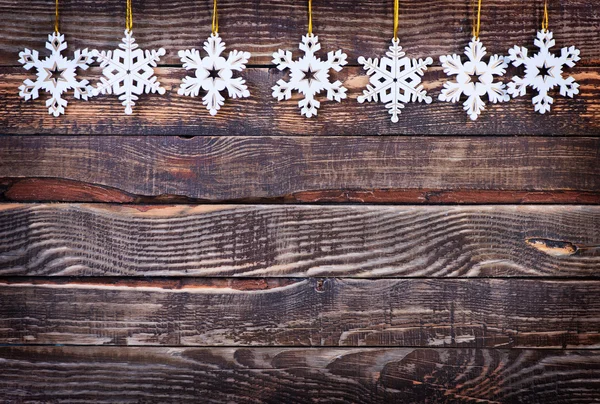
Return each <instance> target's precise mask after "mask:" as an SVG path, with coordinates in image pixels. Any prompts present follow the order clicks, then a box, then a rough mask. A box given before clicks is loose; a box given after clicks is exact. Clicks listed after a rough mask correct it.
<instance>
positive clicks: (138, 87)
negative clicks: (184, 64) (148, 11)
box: [93, 30, 165, 115]
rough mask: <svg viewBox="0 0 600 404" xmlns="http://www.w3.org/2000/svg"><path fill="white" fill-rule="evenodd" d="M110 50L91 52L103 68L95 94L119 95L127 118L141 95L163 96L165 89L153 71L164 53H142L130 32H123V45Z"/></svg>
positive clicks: (154, 51)
mask: <svg viewBox="0 0 600 404" xmlns="http://www.w3.org/2000/svg"><path fill="white" fill-rule="evenodd" d="M119 48H121V49H115V50H113V51H102V52H99V51H97V50H94V51H93V55H94V56H95V57H96V60H97V61H98V62H99V63H100V67H102V68H103V70H102V74H103V75H104V77H102V78H100V83H98V85H97V86H96V88H95V89H94V95H98V94H112V93H114V94H115V95H118V96H119V100H121V101H122V102H123V106H125V113H126V114H128V115H130V114H131V113H132V112H133V110H132V107H133V106H134V105H135V101H136V100H137V99H138V95H140V94H143V93H150V92H152V93H155V92H158V93H159V94H164V93H165V89H164V88H163V87H161V86H160V83H159V82H158V81H157V79H156V76H154V69H153V67H156V63H157V62H158V61H159V59H160V57H161V56H163V55H164V54H165V50H164V49H163V48H160V49H159V50H158V51H156V50H152V51H148V50H146V51H142V50H141V49H138V45H137V44H136V43H135V39H134V38H133V32H132V31H128V30H125V37H124V38H123V43H120V44H119Z"/></svg>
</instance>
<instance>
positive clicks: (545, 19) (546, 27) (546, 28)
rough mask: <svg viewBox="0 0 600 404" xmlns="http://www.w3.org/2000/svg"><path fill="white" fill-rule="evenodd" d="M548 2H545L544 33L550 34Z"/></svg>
mask: <svg viewBox="0 0 600 404" xmlns="http://www.w3.org/2000/svg"><path fill="white" fill-rule="evenodd" d="M548 20H549V18H548V0H545V1H544V19H543V21H542V31H544V32H548Z"/></svg>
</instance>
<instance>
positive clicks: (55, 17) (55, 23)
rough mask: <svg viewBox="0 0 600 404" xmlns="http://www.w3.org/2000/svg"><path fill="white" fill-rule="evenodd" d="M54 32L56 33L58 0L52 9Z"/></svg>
mask: <svg viewBox="0 0 600 404" xmlns="http://www.w3.org/2000/svg"><path fill="white" fill-rule="evenodd" d="M54 32H55V33H57V34H58V0H56V3H55V9H54Z"/></svg>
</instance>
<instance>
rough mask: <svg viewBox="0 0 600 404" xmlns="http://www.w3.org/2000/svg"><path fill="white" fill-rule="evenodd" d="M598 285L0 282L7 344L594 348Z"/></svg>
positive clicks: (2, 339) (1, 336)
mask: <svg viewBox="0 0 600 404" xmlns="http://www.w3.org/2000/svg"><path fill="white" fill-rule="evenodd" d="M598 293H600V281H591V280H588V281H566V280H530V279H469V280H457V279H411V280H401V279H380V280H375V279H371V280H369V279H347V278H344V279H338V278H318V279H314V278H311V279H276V278H267V279H239V280H236V279H231V278H229V279H219V278H211V279H193V278H192V279H190V278H179V279H163V280H160V279H132V280H127V279H123V278H108V279H107V278H92V279H85V280H83V279H79V280H77V279H68V278H67V279H51V278H35V279H25V280H23V279H15V280H0V343H3V344H76V345H139V344H143V345H174V346H179V345H182V346H213V345H229V346H265V345H271V346H301V345H309V346H412V347H426V346H450V347H458V346H462V347H505V348H508V347H515V348H518V347H546V348H560V347H563V348H577V347H596V346H598V344H599V343H600V331H599V330H598V321H597V319H598V316H600V302H598V299H597V296H598Z"/></svg>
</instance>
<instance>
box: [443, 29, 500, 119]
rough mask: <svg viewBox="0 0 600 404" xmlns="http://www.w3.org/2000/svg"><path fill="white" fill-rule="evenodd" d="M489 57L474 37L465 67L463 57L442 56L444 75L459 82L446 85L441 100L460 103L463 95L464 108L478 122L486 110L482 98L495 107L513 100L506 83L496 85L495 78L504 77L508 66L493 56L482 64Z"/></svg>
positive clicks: (467, 51) (467, 49)
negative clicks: (496, 104) (465, 97)
mask: <svg viewBox="0 0 600 404" xmlns="http://www.w3.org/2000/svg"><path fill="white" fill-rule="evenodd" d="M486 53H487V52H486V51H485V47H484V46H483V44H482V43H481V42H480V41H479V39H478V38H475V37H473V39H472V40H471V42H470V43H469V46H467V47H466V48H465V55H466V56H467V58H468V61H466V62H465V63H464V64H463V63H462V61H461V59H460V55H456V54H455V55H447V56H440V62H441V63H442V67H444V73H446V74H447V75H448V76H451V75H456V81H451V82H446V83H444V88H443V89H442V93H441V94H440V96H439V99H440V101H448V102H458V101H459V100H460V96H461V95H462V94H464V95H465V96H467V100H466V101H465V102H464V103H463V108H464V110H465V111H467V114H468V115H469V117H470V118H471V119H472V120H476V119H477V118H478V117H479V114H481V112H482V111H483V110H484V109H485V102H484V101H483V100H482V99H481V97H483V96H484V95H485V94H486V93H487V96H488V100H489V101H490V102H493V103H497V102H506V101H508V100H509V99H510V96H509V95H508V93H507V92H506V88H505V85H504V83H501V82H498V81H496V82H494V76H502V75H503V74H504V73H505V72H506V68H507V67H508V64H507V63H506V61H505V59H504V57H503V56H500V55H493V56H491V57H490V60H489V62H487V63H486V62H484V61H483V60H482V59H483V57H484V56H485V55H486Z"/></svg>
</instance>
